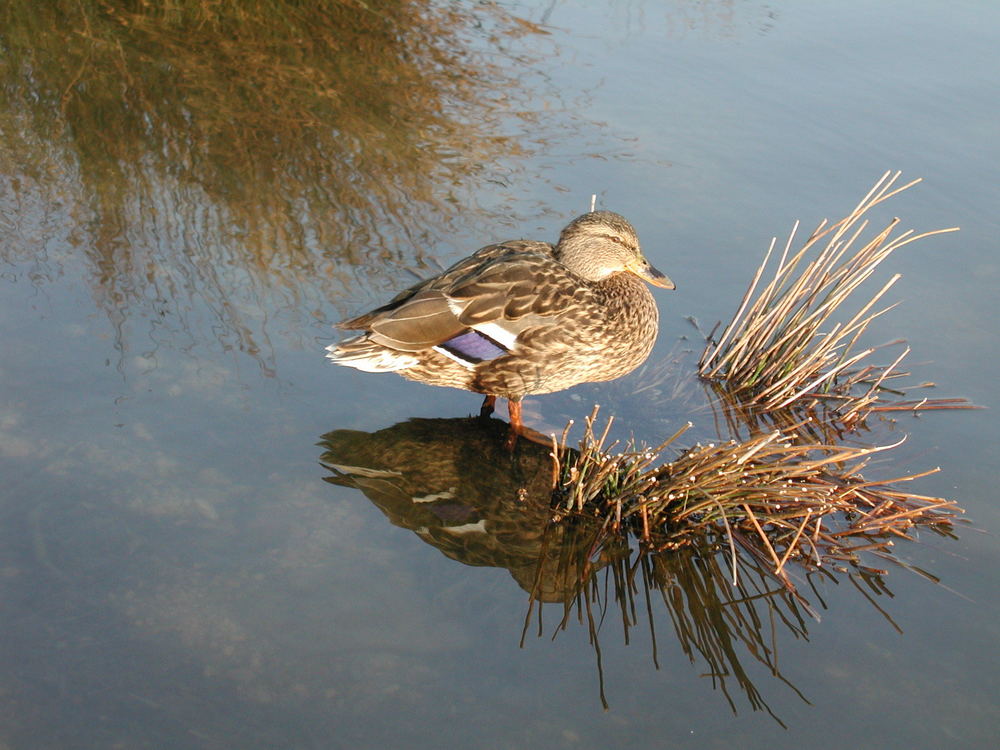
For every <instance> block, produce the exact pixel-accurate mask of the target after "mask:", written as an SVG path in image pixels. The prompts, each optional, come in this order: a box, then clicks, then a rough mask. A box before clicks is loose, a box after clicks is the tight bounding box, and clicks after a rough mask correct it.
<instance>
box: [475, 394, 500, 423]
mask: <svg viewBox="0 0 1000 750" xmlns="http://www.w3.org/2000/svg"><path fill="white" fill-rule="evenodd" d="M496 404H497V397H496V396H487V397H486V398H484V399H483V405H482V406H480V407H479V416H480V417H482V418H483V419H486V418H487V417H488V416H489V415H490V414H492V413H493V407H494V406H496Z"/></svg>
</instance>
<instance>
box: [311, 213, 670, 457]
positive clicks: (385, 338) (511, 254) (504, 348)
mask: <svg viewBox="0 0 1000 750" xmlns="http://www.w3.org/2000/svg"><path fill="white" fill-rule="evenodd" d="M641 280H645V281H648V282H649V283H651V284H655V285H656V286H659V287H663V288H664V289H673V288H674V284H673V282H672V281H671V280H670V279H669V278H667V277H666V276H665V275H663V274H662V273H660V272H659V271H657V270H656V269H655V268H653V267H652V266H651V265H650V264H649V262H648V261H647V260H646V259H645V258H644V257H643V256H642V252H641V251H640V249H639V240H638V238H637V237H636V234H635V230H634V229H633V228H632V225H631V224H629V223H628V221H626V220H625V218H624V217H622V216H619V215H618V214H615V213H611V212H610V211H593V212H591V213H589V214H584V215H583V216H580V217H578V218H576V219H574V220H573V221H572V222H571V223H570V224H569V226H567V227H566V228H565V229H564V230H563V231H562V234H561V235H560V236H559V242H558V244H557V245H556V246H555V247H553V246H552V245H550V244H549V243H547V242H538V241H530V240H513V241H508V242H501V243H499V244H496V245H488V246H486V247H484V248H482V249H481V250H478V251H477V252H475V253H474V254H472V255H470V256H469V257H468V258H465V259H464V260H460V261H459V262H458V263H456V264H455V265H453V266H452V267H451V268H449V269H448V270H446V271H445V272H444V273H442V274H441V275H439V276H436V277H434V278H432V279H427V280H426V281H422V282H420V283H419V284H417V285H415V286H413V287H410V288H409V289H407V290H406V291H404V292H402V293H401V294H399V295H397V296H396V297H395V299H393V300H392V301H391V302H389V303H388V304H387V305H383V306H382V307H379V308H376V309H375V310H372V311H371V312H368V313H365V314H364V315H360V316H358V317H356V318H352V319H350V320H345V321H343V322H342V323H339V324H338V327H339V328H345V329H349V330H362V331H364V333H362V334H361V335H360V336H355V337H353V338H349V339H347V340H345V341H342V342H340V343H339V344H333V345H331V346H329V347H327V350H328V351H329V354H328V355H327V356H328V357H329V358H330V359H331V360H333V361H334V362H336V363H337V364H341V365H347V366H349V367H356V368H357V369H359V370H364V371H366V372H398V373H399V374H400V375H402V376H403V377H405V378H409V379H411V380H419V381H420V382H421V383H428V384H430V385H445V386H450V387H452V388H464V389H465V390H468V391H474V392H476V393H482V394H484V395H485V396H486V399H485V400H484V401H483V406H482V409H481V414H483V415H484V416H488V415H489V414H491V413H492V412H493V405H494V404H495V403H496V398H497V396H501V397H503V398H506V399H507V401H508V407H509V411H510V423H511V430H512V432H511V440H512V441H513V440H514V439H515V437H516V435H518V434H520V435H524V436H526V437H534V436H532V435H531V434H530V431H528V430H526V429H525V428H524V426H523V424H522V423H521V398H523V397H524V396H526V395H528V394H530V393H551V392H553V391H559V390H562V389H564V388H569V387H570V386H572V385H577V384H578V383H587V382H593V381H599V380H612V379H614V378H617V377H620V376H622V375H624V374H626V373H628V372H631V371H632V370H634V369H635V368H636V367H638V366H639V365H640V364H642V363H643V362H644V361H645V359H646V357H647V356H649V352H650V350H652V348H653V342H654V341H655V340H656V331H657V320H658V317H659V316H658V314H657V309H656V303H655V302H654V301H653V295H652V294H651V293H650V291H649V288H648V287H647V286H646V285H645V284H644V283H642V281H641Z"/></svg>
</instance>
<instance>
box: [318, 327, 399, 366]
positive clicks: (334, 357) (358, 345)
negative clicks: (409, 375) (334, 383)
mask: <svg viewBox="0 0 1000 750" xmlns="http://www.w3.org/2000/svg"><path fill="white" fill-rule="evenodd" d="M326 352H327V354H326V356H327V358H328V359H329V360H330V361H331V362H335V363H336V364H338V365H345V366H346V367H353V368H355V369H357V370H362V371H364V372H397V371H398V370H405V369H406V368H408V367H413V366H414V365H415V364H417V358H416V357H415V356H413V354H412V353H410V352H400V351H396V350H394V349H389V348H387V347H385V346H382V345H381V344H376V343H375V342H374V341H372V340H371V339H370V338H368V335H367V334H364V335H362V336H355V337H354V338H350V339H345V340H344V341H341V342H340V343H339V344H330V346H328V347H326Z"/></svg>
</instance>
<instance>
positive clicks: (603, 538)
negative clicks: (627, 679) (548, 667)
mask: <svg viewBox="0 0 1000 750" xmlns="http://www.w3.org/2000/svg"><path fill="white" fill-rule="evenodd" d="M506 436H507V428H506V425H505V424H504V423H503V422H501V421H499V420H496V419H483V418H466V419H411V420H408V421H406V422H401V423H399V424H396V425H393V426H392V427H387V428H385V429H382V430H378V431H376V432H373V433H366V432H360V431H354V430H336V431H333V432H329V433H327V434H326V435H324V436H323V437H322V440H321V442H320V445H321V446H322V448H323V449H324V452H323V454H322V456H321V459H320V460H321V463H322V464H323V465H324V466H325V467H326V468H327V469H329V470H330V472H331V476H328V477H326V478H325V480H326V481H328V482H331V483H333V484H337V485H342V486H350V487H356V488H357V489H359V490H361V491H362V492H363V493H364V494H365V496H366V497H368V499H370V500H371V501H372V502H373V503H375V505H376V506H378V508H379V509H380V510H381V511H382V512H383V513H384V514H385V515H386V517H387V518H388V519H389V521H390V522H392V523H393V524H394V525H396V526H400V527H402V528H406V529H410V530H412V531H413V532H414V533H415V534H417V535H418V536H419V537H420V538H421V539H423V540H424V541H425V542H427V543H428V544H430V545H432V546H434V547H436V548H437V549H439V550H440V551H441V552H442V553H443V554H445V555H446V556H448V557H450V558H452V559H454V560H457V561H459V562H462V563H464V564H466V565H478V566H484V565H485V566H493V567H498V568H505V569H507V570H508V571H509V572H510V574H511V576H512V577H513V578H514V580H515V581H517V583H518V585H519V586H521V588H523V589H524V590H525V591H526V592H528V594H529V600H528V606H527V612H526V617H525V626H524V633H523V634H522V642H523V637H524V636H525V635H527V633H528V632H529V631H532V630H537V633H538V635H540V636H541V635H543V634H544V633H545V632H546V631H547V630H548V629H549V628H554V632H555V633H558V632H560V631H562V630H565V629H567V628H569V627H572V626H573V623H574V622H580V623H583V624H584V625H585V626H586V627H587V628H588V629H589V635H590V642H591V645H592V646H593V648H594V652H595V656H596V659H597V668H598V672H599V676H600V697H601V700H602V702H603V703H604V704H605V706H606V705H607V699H606V696H605V690H604V679H603V661H602V660H603V656H602V651H601V647H600V642H599V635H600V630H601V623H602V622H604V621H605V619H606V618H607V617H608V615H609V614H611V613H612V612H613V613H614V616H613V617H612V618H611V620H613V621H616V622H621V623H623V625H624V638H625V641H626V643H627V642H628V641H629V640H630V639H631V637H632V631H633V630H634V629H636V628H648V632H649V634H650V636H651V637H652V653H651V656H652V660H653V663H654V665H655V666H656V667H657V668H659V655H658V653H659V652H658V649H659V646H658V643H657V636H656V633H657V625H658V624H659V623H662V621H663V616H664V614H666V616H667V617H668V618H669V622H670V624H671V626H672V628H673V631H674V636H675V637H676V639H677V642H678V645H679V647H680V648H681V651H682V652H683V653H684V654H685V655H686V656H687V657H688V659H689V660H690V661H691V662H692V664H695V663H704V664H707V666H708V669H707V670H705V672H706V674H707V675H708V676H709V677H710V678H711V679H712V680H713V684H714V685H715V686H716V687H717V688H718V689H719V690H720V692H721V693H722V694H723V695H724V696H725V699H726V701H727V702H728V704H729V706H730V707H731V709H732V710H733V711H734V712H735V711H736V710H737V704H736V701H735V700H734V697H733V694H732V692H731V689H732V688H731V686H732V685H734V684H735V685H736V686H737V687H738V688H739V691H740V692H742V693H743V694H744V695H745V697H746V699H747V701H748V702H749V704H750V706H751V707H752V708H753V709H754V710H761V711H767V712H768V713H770V714H771V715H772V716H773V717H774V718H775V719H776V720H777V721H779V723H780V719H778V717H777V716H775V715H774V713H773V712H772V711H771V709H770V708H769V706H768V704H767V702H766V701H765V699H764V698H763V696H762V694H761V692H760V690H759V689H758V688H757V686H756V685H755V684H754V682H753V680H752V679H751V677H750V674H749V671H748V669H747V667H746V666H744V663H745V662H747V660H748V659H749V660H750V662H753V661H756V662H758V663H759V664H760V665H763V666H764V667H765V668H766V669H767V670H768V672H770V674H771V675H772V676H773V677H774V678H775V679H777V680H779V681H781V682H783V683H784V684H785V685H787V686H788V688H790V689H791V690H793V691H794V692H795V693H796V694H797V695H799V697H801V698H802V700H806V699H805V697H804V696H803V695H802V694H801V693H800V692H799V691H798V690H797V689H796V688H795V687H794V686H793V685H791V684H790V683H789V682H788V681H787V680H786V679H785V678H784V677H783V676H782V674H781V672H780V670H779V669H778V659H777V648H778V640H779V636H780V635H781V634H782V633H784V635H785V637H788V636H791V637H794V638H803V639H804V638H806V637H807V635H808V630H807V623H808V621H809V620H810V619H811V617H815V613H813V612H812V610H811V609H810V607H809V605H808V603H806V602H805V600H804V599H803V598H802V597H801V596H798V595H796V594H795V593H794V592H790V591H789V590H788V589H787V588H786V587H785V586H784V585H783V584H781V583H780V582H778V581H776V580H775V579H774V578H773V576H772V575H771V573H770V568H769V565H768V562H767V561H763V560H759V559H756V558H754V557H752V556H749V555H746V554H741V555H739V556H737V557H736V558H731V557H730V556H729V555H728V554H727V553H726V552H725V550H726V549H727V545H726V543H725V540H724V539H722V538H714V537H712V536H710V535H709V536H705V537H704V538H701V539H699V540H697V541H696V542H695V543H693V544H691V545H690V546H687V547H685V548H682V549H680V550H673V551H661V552H651V551H648V550H645V549H642V548H641V547H637V546H636V545H635V543H634V542H631V541H630V540H628V539H627V538H625V537H623V536H621V535H615V534H611V535H609V534H608V533H606V529H604V528H603V521H601V520H598V519H595V518H587V517H576V516H574V517H561V516H560V512H561V511H559V509H558V508H557V507H556V506H557V505H558V503H557V504H556V505H555V506H554V505H553V490H552V488H553V467H552V459H551V457H550V455H549V452H548V450H547V449H546V448H545V447H544V446H540V445H537V444H535V443H531V442H528V441H520V442H519V443H518V445H517V449H516V451H515V452H514V453H510V452H508V450H507V449H506V447H505V439H506ZM734 565H735V574H734V570H733V566H734ZM833 575H834V574H833V573H831V572H830V571H825V570H824V571H822V572H812V573H809V574H808V576H807V579H808V580H807V581H805V582H804V585H802V586H801V588H802V589H808V588H809V587H810V586H812V587H813V590H814V591H815V590H816V589H815V584H816V583H817V580H818V579H817V577H824V576H825V577H827V578H830V577H832V576H833ZM844 575H845V577H847V578H850V579H851V581H852V582H854V583H855V584H856V585H858V588H859V590H861V591H862V593H863V594H864V595H865V596H866V597H867V598H868V599H869V601H870V602H871V603H872V604H873V605H874V606H876V607H878V605H877V604H875V600H874V597H873V595H874V596H878V595H881V594H882V593H889V592H888V589H887V588H886V587H885V584H884V582H883V581H882V580H881V578H880V577H879V576H878V575H877V574H873V573H871V572H870V571H869V572H866V573H865V574H864V577H865V579H866V580H865V581H864V582H863V583H865V584H867V585H865V586H861V585H859V579H858V575H857V574H852V575H847V574H844ZM734 578H735V580H736V583H735V584H734V583H733V581H734ZM817 598H818V594H817ZM553 606H554V607H555V617H554V618H551V619H547V618H546V617H544V616H543V615H545V614H547V613H548V612H549V609H551V607H553ZM543 610H544V612H543ZM664 610H665V612H664ZM880 611H882V610H881V609H880ZM883 614H884V615H885V616H886V617H887V619H888V615H887V614H885V612H884V611H883ZM817 619H818V618H817ZM611 620H609V621H611ZM890 623H891V619H890Z"/></svg>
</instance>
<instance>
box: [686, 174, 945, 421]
mask: <svg viewBox="0 0 1000 750" xmlns="http://www.w3.org/2000/svg"><path fill="white" fill-rule="evenodd" d="M899 176H900V173H899V172H895V173H891V172H886V173H885V174H884V175H883V176H882V178H881V179H880V180H879V181H878V182H876V183H875V186H874V187H873V188H872V189H871V191H870V192H869V193H868V194H867V195H866V196H865V197H864V198H863V199H862V200H861V202H860V203H858V205H857V206H856V207H855V209H854V210H853V211H852V212H851V213H850V214H848V215H847V216H846V217H845V218H843V219H841V220H840V221H838V222H836V223H834V224H828V223H827V222H826V221H825V220H824V221H823V222H821V223H820V224H819V226H818V227H817V228H816V230H815V231H814V232H813V233H812V235H810V236H809V237H808V239H807V240H806V241H805V242H804V243H803V245H802V247H801V249H799V250H798V251H797V252H794V253H793V251H792V245H793V242H794V239H795V234H796V231H797V228H798V223H796V225H795V227H794V228H793V229H792V232H791V234H790V235H789V237H788V240H787V242H786V243H785V246H784V249H783V250H782V252H781V256H780V258H779V260H778V262H777V267H776V268H775V269H774V271H773V274H772V276H771V278H770V280H769V281H768V282H767V283H766V284H765V285H764V286H763V288H762V289H760V291H759V292H758V286H760V284H761V282H762V279H764V277H765V271H766V269H767V267H768V266H769V264H770V260H771V256H772V254H773V253H774V248H775V241H774V240H772V242H771V245H770V247H769V248H768V251H767V253H766V254H765V256H764V260H763V262H762V263H761V265H760V266H759V267H758V269H757V271H756V273H755V275H754V278H753V280H752V281H751V283H750V285H749V287H748V288H747V291H746V293H745V294H744V296H743V300H742V301H741V303H740V305H739V307H738V308H737V311H736V314H735V315H734V316H733V319H732V320H731V321H730V323H729V325H728V326H727V327H726V329H725V330H724V331H723V333H722V335H721V336H720V337H719V339H718V341H715V342H713V341H709V343H708V345H707V346H706V347H705V350H704V352H703V353H702V356H701V360H700V361H699V365H698V369H699V373H700V374H701V376H702V377H704V378H706V379H708V380H711V381H716V382H722V383H724V384H725V387H726V388H727V390H728V391H729V392H730V393H731V394H732V395H733V397H734V398H737V399H738V400H740V401H742V402H745V403H748V404H753V405H756V406H759V407H761V408H764V409H781V408H784V407H787V406H789V405H790V404H793V403H805V402H808V403H811V404H812V405H815V404H816V403H817V402H818V401H819V400H824V399H830V400H832V401H833V402H835V408H836V409H837V411H838V412H839V413H840V414H841V415H842V422H843V423H844V424H845V425H847V426H853V425H854V424H856V423H857V422H858V420H860V419H863V418H864V416H866V415H867V413H868V412H869V411H870V410H871V409H872V408H873V407H874V405H875V404H876V403H877V402H879V399H880V394H881V393H882V391H883V384H884V382H885V381H886V380H889V379H893V378H896V377H899V376H900V375H901V373H899V372H898V371H897V369H896V368H897V367H898V366H899V364H900V362H901V361H902V360H903V358H904V357H905V356H906V354H907V352H908V350H907V351H904V352H903V354H902V355H900V356H899V357H897V358H896V360H895V361H894V362H893V363H892V364H891V365H890V366H888V367H879V366H871V365H867V366H861V364H862V362H863V361H864V360H865V359H866V358H868V357H869V356H870V355H871V354H872V353H874V352H875V351H876V348H865V349H862V350H860V351H857V350H856V346H857V344H858V342H859V340H860V339H861V337H862V335H863V334H864V332H865V331H866V329H867V328H868V326H869V325H870V324H871V322H872V321H873V320H875V319H876V318H878V317H880V316H881V315H884V314H885V313H886V312H888V311H889V310H891V309H892V308H893V307H894V306H895V305H888V306H886V307H881V308H879V307H878V306H879V302H880V301H881V300H882V298H883V297H884V296H885V294H886V293H887V292H888V291H889V289H891V288H892V286H893V285H894V284H895V283H896V281H897V280H898V279H899V274H896V275H894V276H892V277H891V278H890V279H889V280H888V281H887V282H886V283H885V284H883V285H882V287H881V288H880V289H879V290H878V291H877V292H876V293H875V294H874V295H873V296H872V297H871V298H870V299H869V300H868V301H867V302H866V303H865V304H863V305H862V306H861V308H860V309H859V310H858V311H857V312H856V313H854V315H853V316H851V317H850V318H849V319H848V320H846V321H842V322H834V316H835V314H836V313H837V312H838V311H839V310H840V309H841V307H842V306H843V305H844V303H845V302H846V301H847V300H848V298H849V297H850V296H851V295H852V294H853V293H854V292H855V291H856V290H857V289H858V287H859V286H861V285H862V284H863V283H864V282H865V281H867V280H868V279H869V278H871V276H872V275H873V274H874V273H875V271H876V269H877V268H878V266H879V265H880V264H881V263H882V262H883V261H884V260H885V259H886V258H888V257H889V255H891V254H892V253H893V252H894V251H896V250H898V249H899V248H901V247H903V246H904V245H907V244H909V243H911V242H914V241H916V240H919V239H922V238H924V237H930V236H932V235H935V234H942V233H945V232H953V231H956V229H957V227H952V228H948V229H938V230H934V231H930V232H924V233H922V234H914V233H913V232H912V231H909V230H908V231H906V232H903V233H901V234H899V235H897V236H895V237H893V236H892V235H893V232H894V231H895V230H896V228H897V225H898V224H899V220H898V219H893V220H892V221H891V222H889V224H888V225H887V226H886V227H885V228H884V229H883V230H882V231H881V232H878V233H877V234H876V235H875V236H874V237H873V238H871V239H870V240H868V241H867V242H865V243H864V244H862V245H861V246H860V247H858V248H857V249H856V250H855V249H854V248H855V245H856V243H858V242H860V240H859V237H860V235H861V234H862V233H863V232H864V231H865V229H867V227H868V220H867V219H865V218H864V216H865V214H866V213H867V212H868V211H870V210H871V209H872V208H873V207H875V206H877V205H878V204H880V203H882V202H884V201H886V200H888V199H890V198H892V197H893V196H895V195H898V194H899V193H900V192H902V191H904V190H906V189H908V188H909V187H911V186H913V185H915V184H916V183H917V182H919V180H913V181H911V182H909V183H906V184H905V185H902V186H899V187H895V184H896V181H897V180H898V178H899ZM811 254H814V255H815V257H813V259H812V260H807V257H808V256H809V255H811ZM755 295H756V296H755ZM824 331H825V332H824ZM856 366H861V367H860V369H858V370H852V369H851V368H853V367H856ZM859 386H864V387H865V389H866V390H865V392H864V393H862V394H860V395H859V394H858V393H857V389H858V388H859ZM944 403H954V402H953V401H949V402H944V401H937V402H934V401H927V402H923V403H921V404H920V408H932V407H935V406H936V407H937V408H945V407H944ZM880 408H881V409H883V410H884V409H888V408H891V404H884V403H882V404H880ZM907 408H911V406H910V405H909V404H908V405H907Z"/></svg>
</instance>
